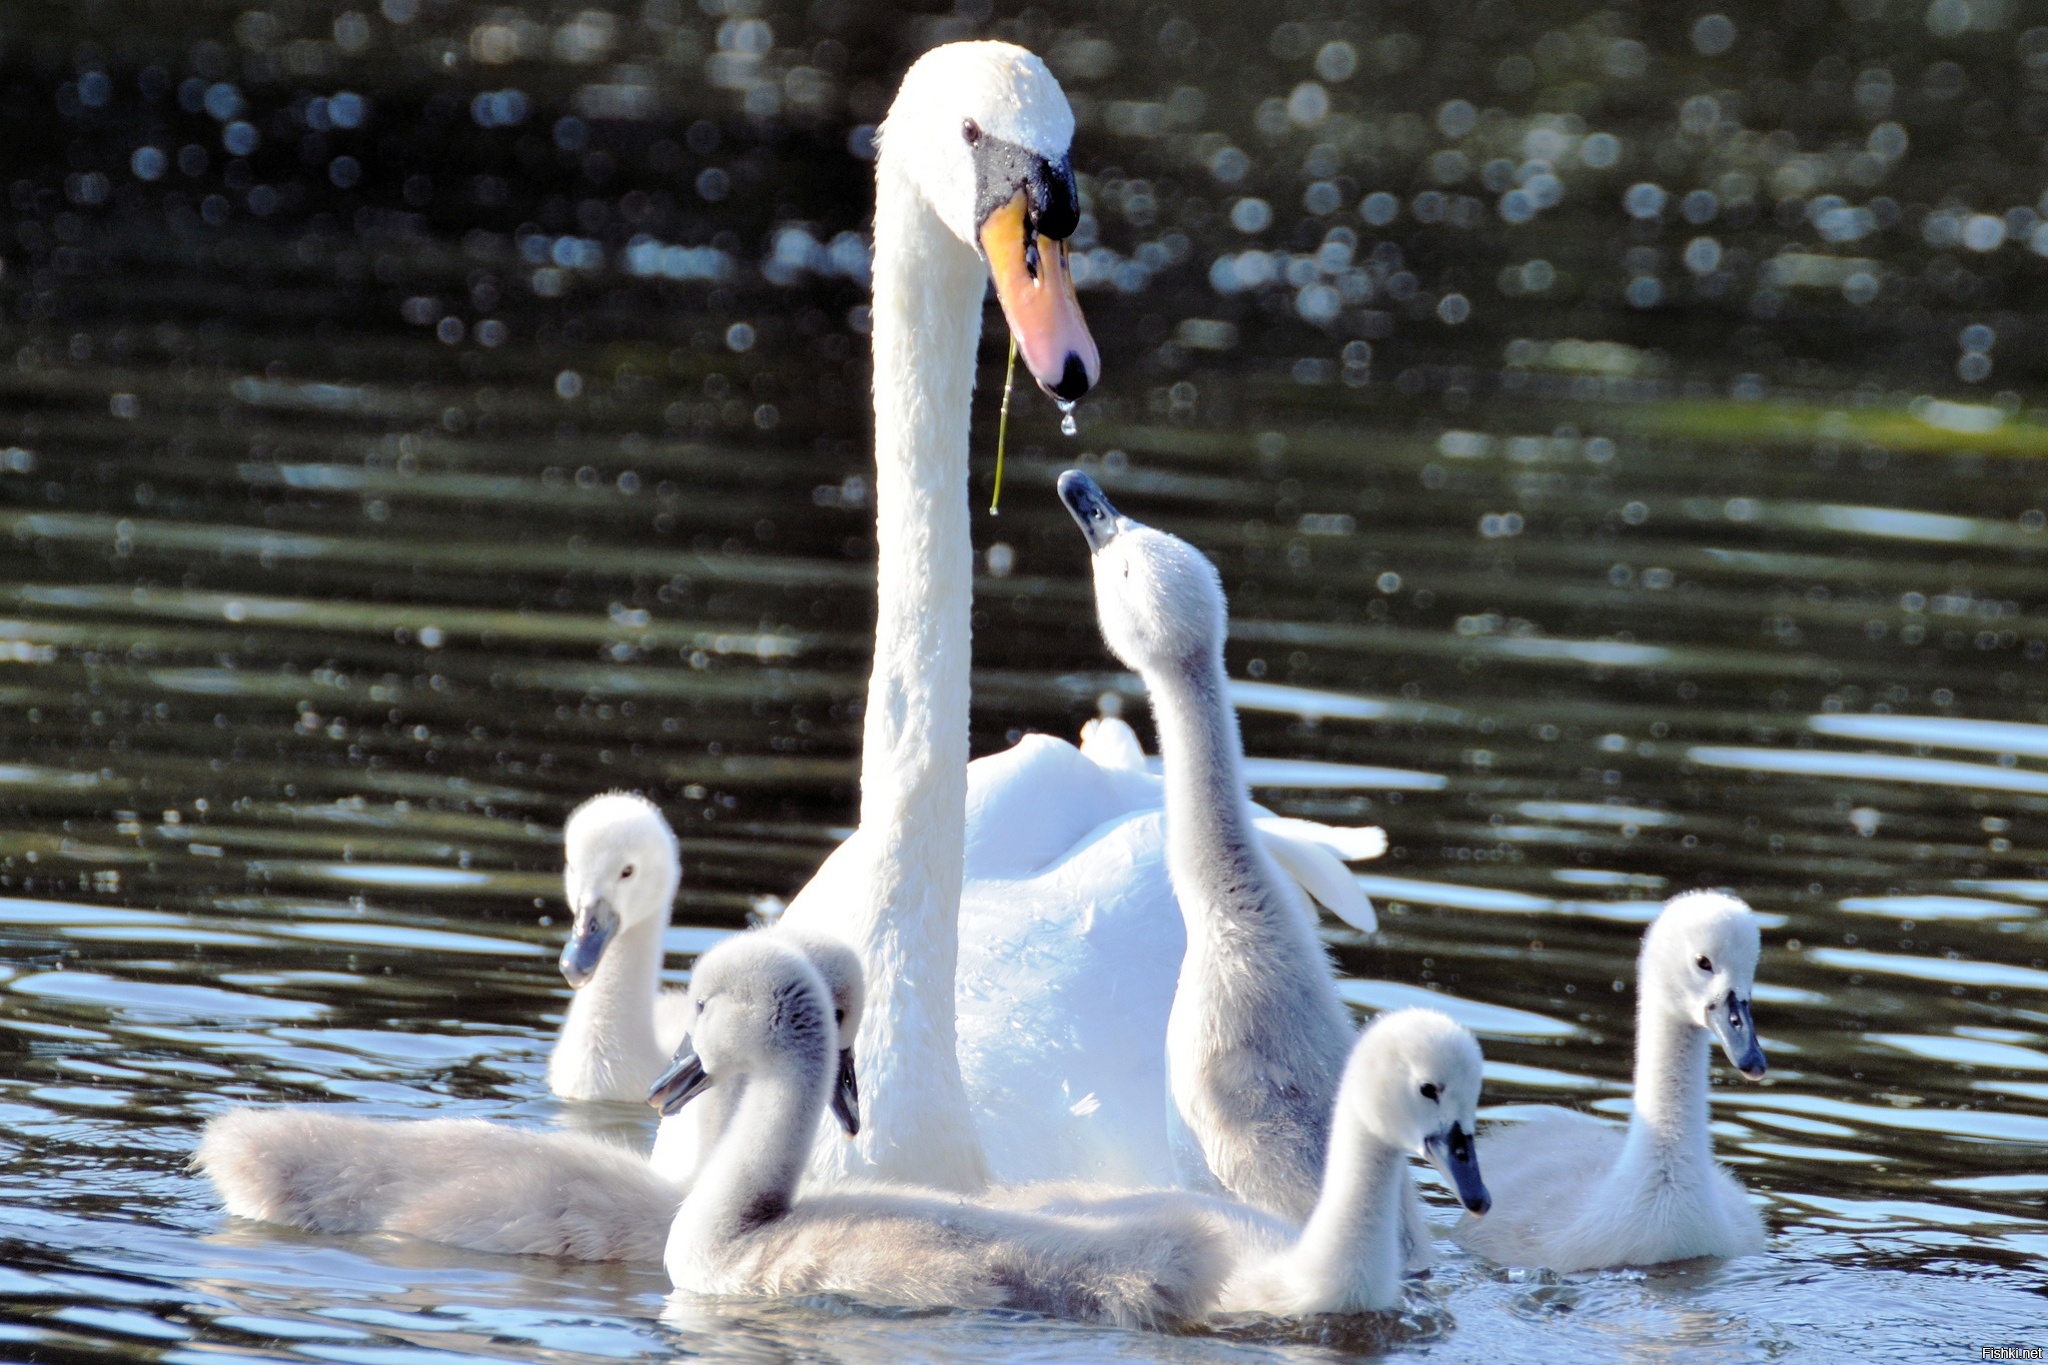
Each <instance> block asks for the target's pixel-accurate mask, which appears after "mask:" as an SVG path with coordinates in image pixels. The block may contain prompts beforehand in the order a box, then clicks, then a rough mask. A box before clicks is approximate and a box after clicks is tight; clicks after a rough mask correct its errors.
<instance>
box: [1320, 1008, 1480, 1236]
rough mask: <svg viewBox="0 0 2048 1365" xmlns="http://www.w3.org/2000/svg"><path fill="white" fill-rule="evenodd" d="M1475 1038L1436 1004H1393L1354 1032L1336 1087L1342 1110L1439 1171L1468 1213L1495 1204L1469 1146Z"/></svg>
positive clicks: (1476, 1075)
mask: <svg viewBox="0 0 2048 1365" xmlns="http://www.w3.org/2000/svg"><path fill="white" fill-rule="evenodd" d="M1481 1066H1482V1059H1481V1058H1480V1055H1479V1043H1478V1041H1477V1040H1475V1039H1474V1038H1473V1037H1472V1034H1471V1032H1470V1031H1469V1030H1467V1029H1466V1028H1465V1027H1464V1026H1463V1025H1461V1024H1458V1023H1456V1022H1454V1021H1453V1020H1451V1018H1450V1017H1449V1016H1447V1015H1443V1014H1439V1013H1437V1012H1436V1011H1435V1010H1424V1009H1407V1010H1393V1011H1390V1012H1389V1013H1386V1014H1382V1015H1381V1016H1380V1017H1379V1018H1377V1019H1375V1020H1373V1021H1372V1024H1371V1025H1370V1026H1369V1027H1368V1028H1367V1029H1366V1030H1365V1032H1364V1033H1363V1034H1362V1035H1361V1036H1360V1037H1359V1039H1358V1042H1357V1044H1356V1045H1354V1046H1353V1047H1352V1049H1351V1061H1350V1063H1349V1064H1348V1065H1347V1066H1346V1067H1345V1070H1344V1084H1343V1086H1342V1088H1341V1089H1340V1090H1339V1092H1338V1101H1337V1102H1338V1104H1339V1105H1340V1106H1341V1109H1342V1113H1343V1115H1346V1116H1348V1117H1349V1119H1350V1121H1351V1122H1353V1123H1356V1124H1358V1125H1359V1126H1361V1127H1362V1128H1364V1129H1365V1130H1366V1131H1367V1132H1369V1133H1371V1134H1372V1135H1373V1136H1374V1137H1376V1138H1378V1139H1379V1140H1380V1141H1381V1142H1384V1143H1386V1144H1387V1145H1388V1146H1390V1147H1394V1148H1396V1149H1397V1150H1400V1151H1404V1152H1412V1153H1414V1154H1415V1155H1416V1156H1419V1157H1421V1158H1422V1159H1423V1160H1425V1161H1427V1162H1429V1164H1430V1165H1432V1166H1434V1167H1436V1168H1437V1170H1438V1171H1439V1172H1441V1173H1442V1174H1443V1177H1444V1179H1445V1180H1446V1181H1448V1182H1449V1183H1450V1186H1451V1188H1452V1189H1454V1190H1456V1191H1457V1192H1458V1202H1459V1203H1461V1204H1463V1205H1464V1206H1465V1207H1466V1208H1467V1209H1469V1210H1471V1211H1472V1212H1473V1213H1481V1214H1483V1213H1485V1212H1486V1211H1487V1210H1488V1209H1490V1208H1492V1207H1493V1196H1491V1195H1489V1194H1488V1193H1487V1192H1486V1183H1485V1182H1484V1181H1483V1180H1481V1179H1480V1178H1479V1154H1478V1153H1477V1151H1475V1150H1474V1148H1473V1144H1472V1137H1473V1130H1474V1129H1475V1128H1476V1127H1477V1125H1478V1114H1479V1079H1480V1069H1481Z"/></svg>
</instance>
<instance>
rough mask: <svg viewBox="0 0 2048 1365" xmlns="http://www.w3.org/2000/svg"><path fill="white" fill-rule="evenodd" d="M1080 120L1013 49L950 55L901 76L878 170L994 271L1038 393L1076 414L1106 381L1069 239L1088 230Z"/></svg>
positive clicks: (1037, 64)
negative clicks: (1077, 171)
mask: <svg viewBox="0 0 2048 1365" xmlns="http://www.w3.org/2000/svg"><path fill="white" fill-rule="evenodd" d="M1073 144H1074V111H1073V110H1072V109H1071V108H1069V107H1068V106H1067V97H1066V94H1065V92H1064V91H1062V90H1061V89H1060V83H1059V82H1058V81H1056V80H1054V79H1053V75H1052V72H1050V71H1048V70H1046V69H1045V63H1044V62H1042V61H1040V60H1039V59H1038V58H1037V57H1035V56H1033V55H1032V54H1031V53H1029V52H1027V51H1025V50H1024V49H1023V48H1021V47H1018V46H1016V45H1014V44H1012V43H998V42H970V43H947V44H945V45H944V46H942V47H935V48H933V49H932V50H931V51H929V52H927V53H925V54H924V56H922V57H920V58H918V59H917V61H916V62H915V63H914V64H913V65H912V66H911V68H910V70H909V71H908V72H906V73H905V74H904V77H903V85H902V86H901V88H899V89H898V90H897V92H896V101H895V103H893V104H891V105H890V106H889V116H888V118H886V119H884V120H883V122H882V127H881V156H882V160H883V161H884V162H885V163H886V164H887V165H888V166H889V167H890V168H891V169H892V170H894V171H897V172H900V173H901V174H902V175H904V176H905V177H907V178H908V180H909V182H910V183H911V184H912V185H913V186H915V187H916V189H917V191H918V193H919V194H920V196H921V197H922V198H923V199H924V201H925V203H926V204H928V205H929V206H930V207H931V209H932V211H933V212H934V213H936V214H937V215H938V217H939V220H940V221H941V222H943V223H944V224H945V225H946V227H947V228H948V229H949V230H951V232H952V233H953V235H954V236H955V237H958V238H959V239H960V240H961V241H962V242H963V243H965V244H966V245H967V246H969V247H971V248H973V249H974V250H975V251H976V252H978V253H980V255H981V257H982V258H983V259H984V260H986V261H987V262H988V268H989V273H990V274H991V275H993V276H994V277H995V284H996V296H997V298H999V299H1000V300H1001V301H1002V305H1003V316H1004V317H1006V318H1008V319H1009V322H1010V332H1011V335H1013V336H1015V337H1016V338H1017V349H1018V351H1019V352H1020V353H1021V354H1022V355H1023V357H1024V363H1025V364H1026V365H1027V366H1028V367H1030V370H1031V374H1032V377H1033V378H1035V379H1036V380H1037V381H1038V383H1039V387H1041V388H1043V389H1044V390H1045V391H1046V392H1047V393H1049V394H1051V395H1052V396H1053V397H1055V398H1060V399H1064V400H1066V401H1068V402H1072V401H1074V400H1075V399H1077V398H1079V397H1081V395H1082V394H1085V393H1087V392H1088V390H1089V389H1091V388H1093V387H1094V386H1095V381H1096V380H1097V379H1099V378H1101V376H1102V357H1101V354H1100V352H1098V351H1097V350H1096V348H1095V339H1094V338H1093V337H1092V336H1090V335H1089V334H1088V324H1087V322H1086V321H1084V320H1083V319H1082V317H1081V304H1080V300H1079V299H1077V298H1076V297H1075V296H1074V279H1073V275H1072V273H1071V272H1070V271H1069V270H1068V267H1067V242H1066V239H1067V238H1068V237H1070V236H1072V235H1073V232H1074V228H1075V227H1076V226H1077V225H1078V224H1079V223H1080V221H1081V198H1080V193H1079V191H1078V190H1077V189H1076V187H1075V185H1074V166H1073V161H1072V150H1073Z"/></svg>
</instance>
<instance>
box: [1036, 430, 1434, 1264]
mask: <svg viewBox="0 0 2048 1365" xmlns="http://www.w3.org/2000/svg"><path fill="white" fill-rule="evenodd" d="M1059 493H1060V498H1061V500H1062V501H1063V502H1065V503H1066V506H1067V510H1068V511H1069V512H1071V513H1072V514H1073V517H1074V520H1075V522H1076V523H1077V524H1078V525H1079V526H1080V528H1081V531H1082V534H1083V535H1084V536H1085V537H1086V539H1087V541H1088V547H1089V552H1090V559H1091V562H1092V566H1093V576H1094V581H1095V609H1096V615H1097V618H1098V620H1099V621H1100V624H1101V627H1102V637H1103V640H1104V641H1105V642H1106V643H1107V644H1108V645H1109V648H1110V651H1111V652H1112V653H1114V654H1115V655H1116V656H1117V657H1118V658H1119V659H1121V660H1123V662H1124V663H1125V664H1126V665H1128V666H1129V667H1131V668H1133V669H1135V670H1136V671H1137V673H1138V675H1139V676H1140V677H1141V678H1143V679H1144V681H1145V687H1146V690H1147V691H1148V692H1149V693H1150V695H1151V699H1152V715H1153V720H1154V722H1155V723H1156V724H1157V726H1158V729H1159V751H1160V756H1161V758H1162V760H1163V764H1164V768H1165V775H1166V812H1165V815H1166V848H1167V859H1168V863H1169V866H1170V869H1171V874H1172V879H1173V888H1174V892H1175V895H1176V896H1177V897H1178V900H1179V903H1180V908H1181V912H1182V915H1183V917H1184V919H1185V922H1186V926H1187V951H1186V955H1185V956H1184V957H1183V958H1182V960H1181V964H1180V975H1179V980H1178V983H1177V985H1176V988H1175V992H1174V997H1173V1009H1172V1015H1171V1017H1170V1019H1169V1021H1168V1024H1167V1034H1166V1056H1167V1073H1168V1076H1169V1078H1170V1082H1171V1089H1172V1095H1173V1103H1174V1106H1175V1109H1176V1111H1177V1112H1178V1114H1179V1116H1180V1119H1181V1122H1182V1123H1183V1124H1185V1125H1186V1127H1187V1131H1188V1132H1189V1134H1190V1135H1191V1136H1192V1137H1193V1138H1194V1140H1195V1142H1196V1144H1197V1145H1198V1146H1199V1147H1200V1158H1199V1159H1200V1161H1201V1163H1202V1164H1203V1165H1204V1166H1205V1167H1206V1171H1205V1172H1203V1173H1204V1174H1207V1175H1209V1176H1212V1177H1213V1178H1214V1179H1215V1181H1216V1182H1217V1183H1219V1184H1221V1185H1222V1187H1223V1188H1224V1189H1226V1190H1228V1191H1229V1192H1230V1193H1231V1194H1233V1195H1235V1196H1237V1197H1238V1198H1239V1199H1242V1200H1244V1201H1245V1202H1246V1203H1249V1204H1252V1205H1254V1206H1256V1207H1258V1208H1261V1209H1265V1210H1267V1211H1268V1212H1270V1213H1274V1214H1277V1215H1278V1216H1280V1217H1282V1218H1286V1219H1288V1220H1290V1221H1293V1222H1297V1223H1298V1222H1300V1221H1301V1220H1302V1219H1304V1218H1306V1217H1308V1214H1309V1210H1310V1209H1311V1208H1312V1207H1314V1206H1315V1204H1316V1201H1317V1198H1318V1193H1319V1191H1320V1188H1321V1186H1322V1183H1323V1163H1324V1155H1325V1152H1326V1150H1327V1148H1328V1146H1329V1141H1330V1125H1331V1105H1332V1103H1333V1101H1334V1100H1335V1099H1336V1095H1337V1087H1338V1084H1339V1082H1340V1080H1341V1079H1342V1077H1343V1075H1344V1071H1345V1067H1346V1060H1345V1059H1346V1057H1347V1056H1349V1055H1350V1054H1351V1053H1352V1045H1353V1043H1354V1041H1355V1039H1356V1036H1357V1030H1356V1029H1355V1028H1354V1027H1353V1025H1352V1022H1351V1015H1350V1012H1349V1011H1348V1010H1347V1009H1346V1008H1345V1006H1344V1003H1343V1001H1342V1000H1341V999H1339V998H1338V995H1337V983H1336V976H1335V972H1334V971H1333V969H1332V966H1331V963H1330V958H1329V954H1328V953H1327V952H1325V951H1324V948H1323V944H1322V941H1321V939H1320V938H1318V937H1317V934H1316V922H1315V915H1314V912H1313V911H1312V910H1311V909H1310V908H1309V905H1308V902H1307V901H1306V900H1305V899H1304V898H1303V897H1302V896H1301V894H1300V893H1299V892H1298V891H1297V890H1296V889H1295V887H1294V885H1293V883H1292V882H1290V881H1289V880H1288V879H1287V878H1286V877H1284V876H1282V875H1281V874H1280V872H1279V870H1278V868H1276V867H1275V866H1274V865H1273V862H1272V860H1271V859H1270V858H1269V857H1268V856H1267V852H1266V849H1265V848H1264V847H1263V846H1262V845H1261V842H1260V841H1259V840H1258V839H1257V838H1255V837H1254V835H1253V825H1252V817H1251V813H1250V810H1249V808H1248V801H1247V798H1246V794H1245V787H1244V779H1243V777H1242V775H1241V769H1240V763H1241V760H1242V757H1243V744H1242V741H1241V740H1240V739H1239V737H1238V728H1237V713H1236V712H1235V711H1234V710H1233V709H1232V708H1231V705H1230V702H1229V700H1228V698H1227V696H1226V695H1225V687H1226V683H1225V677H1224V672H1223V641H1224V637H1225V636H1226V635H1227V634H1228V621H1227V617H1226V609H1225V605H1224V599H1223V585H1222V583H1221V581H1220V580H1219V578H1218V576H1217V573H1216V568H1215V566H1214V565H1213V564H1211V563H1210V562H1209V561H1208V559H1207V558H1205V557H1204V556H1203V555H1202V553H1201V552H1200V551H1199V550H1197V549H1195V548H1194V547H1193V546H1192V545H1189V544H1188V543H1187V542H1186V541H1184V540H1181V539H1180V538H1179V537H1177V536H1172V535H1169V534H1167V533H1166V532H1164V531H1159V530H1155V529H1153V528H1152V527H1149V526H1143V525H1140V524H1139V523H1137V522H1135V521H1132V520H1131V519H1130V518H1129V517H1126V516H1123V515H1122V514H1121V513H1119V512H1118V511H1117V510H1116V508H1115V507H1113V506H1111V505H1110V502H1109V499H1108V498H1106V497H1105V496H1103V492H1102V490H1101V489H1100V488H1098V487H1097V486H1096V484H1095V481H1094V480H1093V479H1090V478H1089V477H1088V476H1087V475H1086V474H1083V473H1081V472H1080V471H1079V470H1068V471H1067V472H1066V473H1064V474H1062V475H1061V476H1060V479H1059ZM1401 1213H1402V1218H1403V1223H1404V1226H1405V1227H1406V1229H1407V1235H1408V1241H1409V1243H1410V1246H1409V1259H1410V1260H1411V1262H1412V1263H1413V1264H1414V1265H1415V1267H1416V1268H1421V1267H1424V1266H1427V1265H1428V1264H1429V1261H1430V1233H1429V1229H1428V1226H1427V1224H1426V1223H1425V1221H1424V1219H1423V1217H1422V1211H1421V1206H1420V1203H1419V1201H1418V1200H1417V1199H1416V1198H1415V1196H1414V1192H1413V1189H1412V1187H1410V1189H1409V1191H1408V1193H1407V1194H1406V1195H1404V1196H1403V1204H1402V1209H1401Z"/></svg>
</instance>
